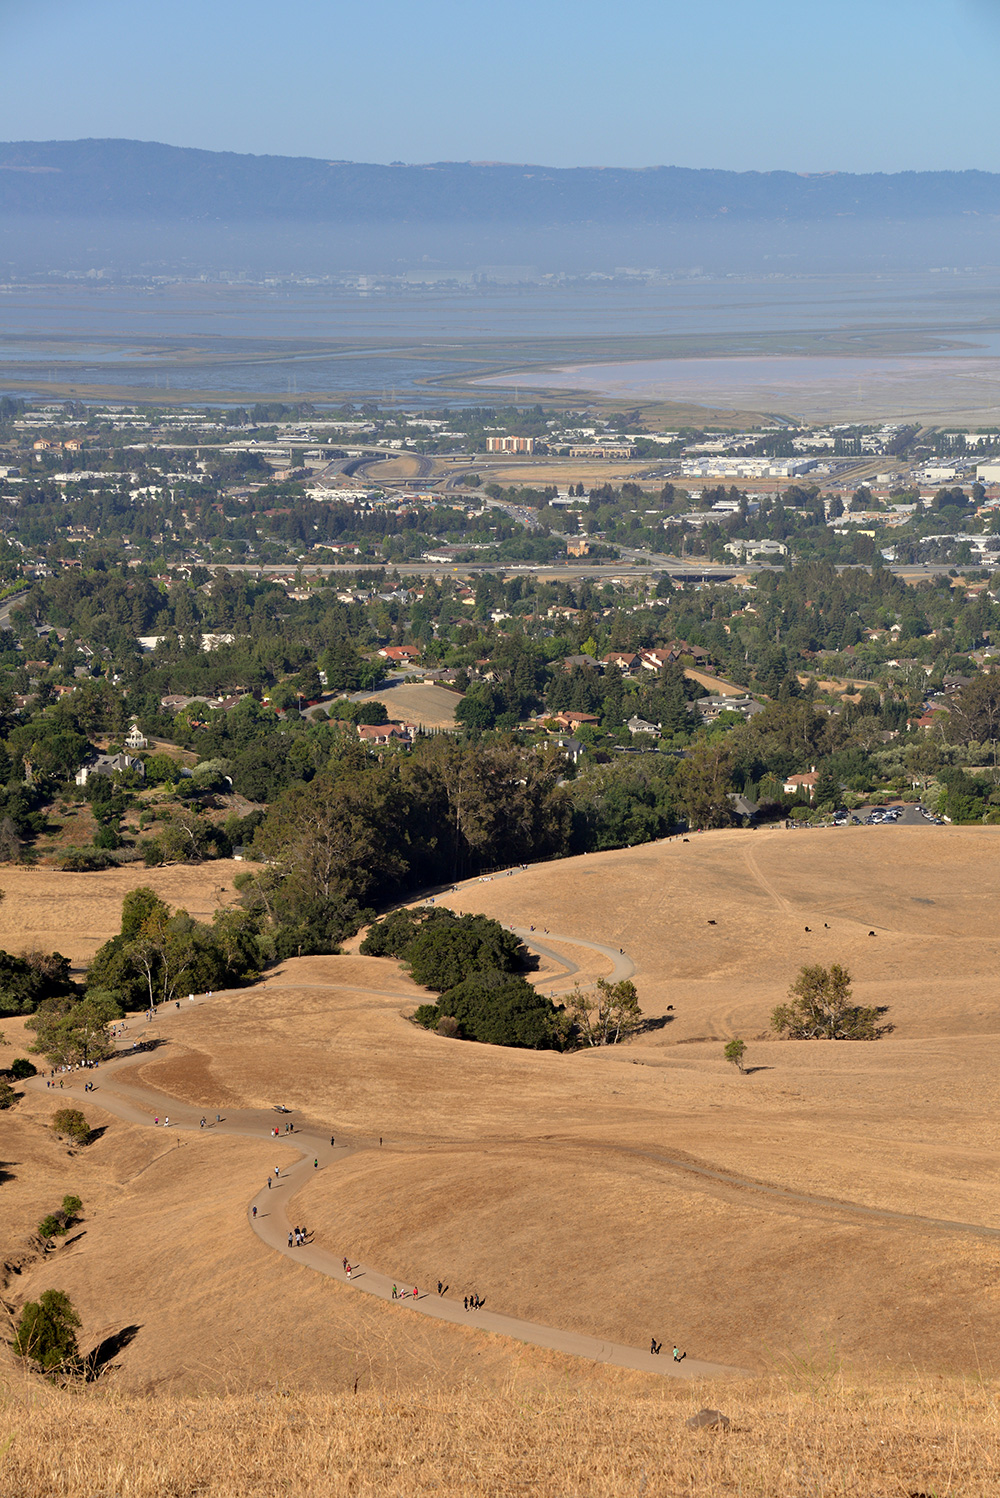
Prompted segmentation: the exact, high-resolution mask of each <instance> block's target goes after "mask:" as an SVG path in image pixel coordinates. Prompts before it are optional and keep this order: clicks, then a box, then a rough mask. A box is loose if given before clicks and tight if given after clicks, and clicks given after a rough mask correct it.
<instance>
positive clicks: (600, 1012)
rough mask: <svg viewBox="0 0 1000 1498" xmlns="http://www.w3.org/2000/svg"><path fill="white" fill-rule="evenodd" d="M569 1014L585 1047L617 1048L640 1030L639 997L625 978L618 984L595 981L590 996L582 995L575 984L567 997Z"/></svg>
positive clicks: (640, 1012)
mask: <svg viewBox="0 0 1000 1498" xmlns="http://www.w3.org/2000/svg"><path fill="white" fill-rule="evenodd" d="M569 1013H570V1015H571V1017H572V1020H573V1024H574V1026H575V1027H576V1031H577V1034H578V1036H579V1039H580V1043H581V1044H582V1045H585V1046H598V1045H618V1043H619V1042H620V1041H622V1040H627V1039H628V1038H629V1037H630V1036H631V1035H635V1034H637V1033H638V1032H639V1031H640V1030H641V1029H642V1010H641V1009H640V1008H639V996H638V994H637V993H636V991H635V984H634V983H632V982H631V980H630V979H628V978H623V979H621V980H620V981H619V982H618V983H609V982H608V980H607V978H598V980H597V986H596V989H595V990H594V991H592V992H590V993H584V992H582V991H581V989H580V985H579V984H577V985H576V987H575V988H574V989H573V993H572V994H571V996H570V1000H569Z"/></svg>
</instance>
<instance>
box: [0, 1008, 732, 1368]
mask: <svg viewBox="0 0 1000 1498" xmlns="http://www.w3.org/2000/svg"><path fill="white" fill-rule="evenodd" d="M194 1002H195V1003H203V1002H207V1001H206V1000H205V999H204V998H203V997H202V996H200V995H199V997H198V998H196V999H195V1001H194ZM144 1028H145V1023H144V1022H141V1021H138V1020H134V1021H133V1022H132V1024H131V1025H130V1026H129V1029H130V1030H132V1031H134V1032H139V1033H140V1034H141V1032H142V1030H143V1029H144ZM141 1054H142V1053H136V1052H133V1051H131V1050H129V1051H126V1052H125V1053H124V1054H123V1055H122V1056H121V1057H120V1059H118V1060H116V1061H110V1062H106V1063H105V1064H104V1065H103V1066H101V1067H100V1068H99V1070H98V1072H97V1073H96V1077H97V1079H98V1080H97V1082H96V1084H95V1085H96V1088H97V1090H96V1091H95V1092H94V1093H92V1094H90V1093H88V1094H87V1095H86V1096H87V1097H88V1098H91V1099H92V1101H93V1102H94V1104H95V1105H96V1106H97V1107H99V1108H102V1109H103V1110H104V1111H105V1112H107V1113H111V1114H113V1115H114V1116H115V1117H117V1118H122V1119H125V1120H126V1121H127V1122H129V1123H134V1124H146V1125H149V1124H151V1123H152V1122H153V1120H154V1118H157V1117H158V1118H160V1119H164V1120H165V1119H167V1118H169V1120H170V1124H169V1135H170V1136H173V1137H174V1138H176V1139H177V1142H178V1143H180V1138H179V1136H180V1135H181V1133H183V1132H189V1131H190V1132H195V1133H204V1134H207V1135H212V1134H216V1133H219V1134H230V1135H232V1134H236V1135H240V1136H242V1137H245V1138H251V1139H264V1138H271V1139H272V1142H273V1144H274V1147H275V1153H276V1155H277V1156H279V1159H278V1162H277V1164H276V1166H275V1169H274V1171H273V1173H272V1174H271V1176H270V1183H268V1182H267V1181H265V1183H264V1184H263V1186H262V1187H261V1189H260V1191H259V1192H258V1193H257V1195H256V1196H255V1197H254V1198H253V1200H252V1201H251V1202H250V1203H249V1205H248V1207H247V1220H248V1222H249V1225H250V1226H251V1228H252V1229H253V1231H254V1232H255V1233H256V1234H257V1236H258V1237H259V1238H260V1239H261V1240H262V1241H263V1242H264V1243H266V1244H267V1246H268V1247H269V1248H272V1249H274V1251H275V1252H276V1253H280V1254H283V1255H284V1256H285V1257H286V1258H289V1259H294V1260H295V1261H296V1262H298V1263H303V1264H307V1265H308V1266H309V1268H310V1269H315V1270H317V1271H318V1272H319V1273H320V1274H325V1275H327V1276H328V1277H329V1278H331V1279H335V1280H339V1281H340V1282H341V1283H342V1284H344V1285H348V1284H350V1285H351V1287H352V1288H356V1289H358V1290H360V1291H363V1292H364V1293H365V1294H366V1295H376V1296H378V1297H379V1299H381V1300H388V1301H392V1300H394V1299H396V1298H397V1297H394V1296H393V1293H392V1292H393V1286H394V1284H395V1285H397V1286H398V1288H399V1291H400V1294H399V1297H398V1299H399V1302H400V1308H401V1309H406V1310H408V1311H417V1312H419V1313H420V1314H421V1315H424V1316H431V1317H433V1318H434V1320H436V1321H448V1322H452V1323H453V1324H455V1325H465V1326H473V1327H475V1328H477V1329H478V1330H480V1331H484V1332H492V1333H494V1334H495V1335H499V1336H504V1337H511V1338H512V1339H513V1340H514V1341H517V1342H526V1343H529V1344H530V1345H531V1346H534V1347H544V1348H547V1349H548V1350H550V1351H552V1352H561V1353H567V1354H569V1355H570V1356H572V1357H581V1358H586V1359H588V1360H589V1361H592V1362H598V1363H611V1364H614V1365H615V1366H616V1367H619V1368H631V1369H635V1370H637V1371H639V1372H644V1373H658V1374H660V1375H661V1376H666V1377H670V1378H684V1379H693V1378H714V1377H719V1376H722V1375H726V1374H735V1375H742V1376H747V1370H745V1369H741V1368H730V1367H727V1366H726V1365H724V1364H721V1363H709V1362H704V1361H702V1360H700V1359H696V1358H688V1357H685V1359H684V1360H683V1362H680V1363H674V1362H673V1360H672V1358H671V1357H670V1356H669V1354H667V1355H666V1357H664V1356H662V1355H659V1356H654V1355H653V1354H651V1353H649V1352H646V1351H643V1350H642V1349H640V1348H637V1347H627V1346H624V1345H623V1344H620V1343H616V1342H610V1341H607V1340H605V1339H603V1338H600V1337H588V1336H585V1335H581V1334H579V1333H576V1332H567V1331H562V1330H560V1329H559V1328H557V1327H551V1326H543V1325H541V1324H539V1323H537V1322H533V1321H522V1320H520V1319H518V1318H517V1317H515V1316H504V1315H502V1314H500V1313H499V1312H497V1311H492V1310H489V1309H487V1308H485V1307H483V1308H481V1309H479V1310H476V1311H472V1310H470V1311H467V1310H465V1308H464V1306H463V1304H462V1303H461V1302H460V1301H458V1300H452V1299H451V1298H450V1297H448V1296H447V1295H438V1294H437V1293H436V1289H435V1288H429V1287H427V1286H424V1287H423V1289H420V1288H419V1287H416V1286H413V1285H411V1284H408V1283H406V1284H404V1283H403V1282H402V1281H401V1280H399V1279H398V1278H397V1280H395V1281H394V1280H393V1279H392V1278H391V1276H389V1275H387V1274H384V1273H381V1272H380V1271H378V1270H375V1269H372V1268H369V1267H368V1266H367V1265H361V1264H358V1265H352V1272H351V1276H350V1278H348V1275H347V1273H346V1272H345V1270H344V1266H343V1262H342V1260H343V1256H342V1255H341V1256H340V1257H339V1258H338V1256H337V1255H336V1254H335V1253H333V1252H331V1251H330V1250H329V1249H326V1248H323V1247H321V1246H320V1245H319V1244H317V1243H312V1242H309V1243H306V1244H304V1245H302V1246H301V1247H294V1246H289V1242H288V1240H289V1235H290V1234H291V1230H292V1226H293V1225H292V1224H291V1223H290V1222H289V1220H288V1215H287V1212H286V1207H285V1204H286V1203H287V1202H290V1200H291V1198H292V1197H293V1196H294V1194H295V1193H296V1191H298V1190H299V1189H300V1188H301V1187H303V1186H304V1185H305V1184H306V1182H307V1181H308V1180H310V1179H312V1178H313V1177H314V1176H315V1174H316V1173H317V1171H319V1170H325V1169H327V1168H328V1167H329V1166H331V1165H335V1164H337V1163H340V1162H343V1161H344V1160H347V1159H349V1158H350V1156H351V1155H354V1154H357V1153H359V1152H360V1151H362V1150H366V1149H375V1150H380V1149H382V1148H383V1145H382V1141H381V1140H379V1142H378V1144H374V1143H371V1144H357V1143H353V1144H341V1145H334V1144H333V1143H332V1142H331V1139H330V1137H329V1136H328V1135H326V1134H320V1133H318V1132H317V1131H316V1128H315V1125H310V1126H308V1127H306V1128H305V1129H296V1130H295V1131H294V1133H291V1134H286V1133H279V1134H278V1135H277V1137H274V1136H273V1130H274V1128H275V1127H278V1128H279V1129H281V1128H282V1127H283V1125H284V1123H285V1122H286V1121H287V1120H286V1119H285V1117H284V1115H283V1114H282V1113H281V1112H279V1111H278V1110H277V1109H275V1110H273V1111H271V1112H267V1111H265V1110H263V1109H249V1108H247V1109H234V1108H227V1109H226V1110H225V1111H224V1112H223V1113H222V1114H221V1115H214V1116H213V1115H212V1114H211V1113H203V1112H202V1111H201V1110H200V1109H198V1108H193V1107H191V1106H190V1104H187V1103H182V1102H179V1101H178V1100H177V1099H176V1098H171V1097H168V1096H167V1095H166V1094H165V1093H161V1092H157V1091H156V1090H155V1089H153V1088H151V1087H145V1086H139V1085H137V1084H136V1083H134V1082H130V1081H127V1080H124V1079H123V1078H122V1077H120V1076H119V1075H118V1074H119V1073H120V1072H123V1071H127V1070H128V1069H131V1068H133V1067H134V1066H135V1065H136V1063H137V1061H138V1060H139V1057H140V1055H141ZM93 1075H95V1074H93V1073H92V1074H91V1076H93ZM26 1085H27V1086H29V1087H31V1088H33V1089H34V1090H36V1091H46V1088H45V1081H44V1078H42V1077H35V1078H32V1079H31V1080H30V1081H29V1082H28V1083H27V1084H26ZM82 1097H83V1076H82V1075H81V1074H80V1073H76V1074H75V1075H74V1078H73V1080H72V1081H68V1082H67V1085H65V1086H64V1087H63V1088H60V1089H59V1099H60V1102H62V1103H63V1104H66V1103H68V1102H69V1101H70V1099H72V1100H73V1101H74V1102H77V1101H80V1100H81V1099H82ZM202 1118H204V1119H205V1123H204V1125H202V1122H201V1120H202ZM161 1127H162V1128H164V1130H165V1137H166V1128H167V1126H166V1124H161ZM389 1148H390V1149H391V1148H392V1146H391V1145H390V1146H389ZM289 1149H292V1150H295V1151H296V1152H298V1153H299V1154H300V1158H299V1160H298V1162H297V1163H296V1164H294V1165H291V1166H289V1165H283V1164H282V1163H281V1159H282V1158H287V1154H286V1152H287V1150H289Z"/></svg>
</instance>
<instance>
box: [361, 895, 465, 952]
mask: <svg viewBox="0 0 1000 1498" xmlns="http://www.w3.org/2000/svg"><path fill="white" fill-rule="evenodd" d="M430 913H431V912H430V907H429V906H427V905H422V906H420V907H418V908H417V909H416V910H394V911H392V912H391V914H390V915H387V916H386V917H385V918H384V919H383V920H381V921H375V922H374V923H373V924H372V926H371V927H370V928H369V931H368V934H367V936H366V937H365V939H364V941H363V942H362V943H361V946H360V947H359V948H358V951H359V952H360V953H361V955H362V956H363V957H405V956H406V954H407V952H408V950H409V948H410V945H411V943H412V942H413V940H414V938H415V937H416V935H417V933H418V931H419V930H420V927H421V924H422V923H423V922H424V921H425V920H426V919H427V918H428V917H429V915H430ZM440 914H441V915H446V914H447V915H451V914H452V912H451V911H450V910H449V911H447V912H446V911H444V910H442V911H441V912H440Z"/></svg>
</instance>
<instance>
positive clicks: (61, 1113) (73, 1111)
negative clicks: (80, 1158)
mask: <svg viewBox="0 0 1000 1498" xmlns="http://www.w3.org/2000/svg"><path fill="white" fill-rule="evenodd" d="M50 1127H51V1129H52V1132H53V1134H56V1135H58V1136H59V1137H60V1138H63V1139H70V1140H72V1142H73V1143H74V1144H88V1143H89V1142H90V1133H91V1130H90V1125H89V1123H88V1122H87V1120H86V1119H85V1118H84V1116H83V1114H82V1113H81V1112H80V1110H79V1108H59V1109H58V1110H57V1111H56V1112H55V1113H53V1115H52V1123H51V1125H50Z"/></svg>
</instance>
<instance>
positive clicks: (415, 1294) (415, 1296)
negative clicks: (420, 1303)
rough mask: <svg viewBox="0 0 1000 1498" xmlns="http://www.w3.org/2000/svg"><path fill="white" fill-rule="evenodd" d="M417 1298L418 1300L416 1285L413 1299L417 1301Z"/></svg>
mask: <svg viewBox="0 0 1000 1498" xmlns="http://www.w3.org/2000/svg"><path fill="white" fill-rule="evenodd" d="M416 1298H417V1287H416V1285H414V1287H413V1299H414V1300H416Z"/></svg>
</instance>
